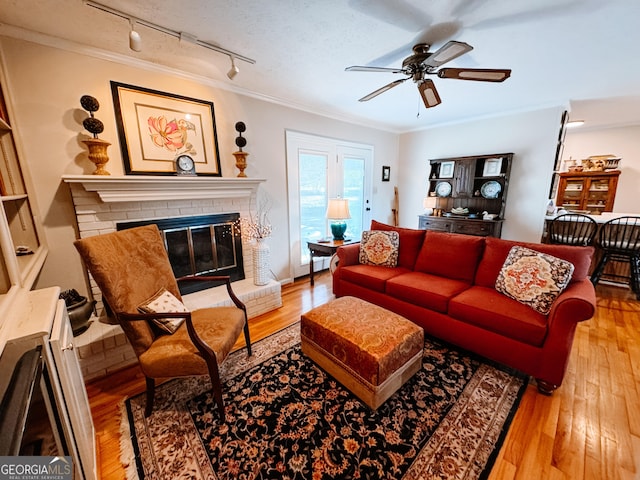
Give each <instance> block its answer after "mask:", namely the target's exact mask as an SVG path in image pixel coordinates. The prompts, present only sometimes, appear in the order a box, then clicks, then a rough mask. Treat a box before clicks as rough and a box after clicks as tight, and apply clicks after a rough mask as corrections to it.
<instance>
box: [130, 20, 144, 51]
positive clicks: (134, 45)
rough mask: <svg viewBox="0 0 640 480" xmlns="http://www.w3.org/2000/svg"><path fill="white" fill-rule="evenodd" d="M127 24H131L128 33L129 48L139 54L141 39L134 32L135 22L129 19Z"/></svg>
mask: <svg viewBox="0 0 640 480" xmlns="http://www.w3.org/2000/svg"><path fill="white" fill-rule="evenodd" d="M129 23H131V31H130V32H129V48H130V49H131V50H133V51H134V52H141V51H142V38H140V34H139V33H138V32H136V21H135V20H133V19H130V20H129Z"/></svg>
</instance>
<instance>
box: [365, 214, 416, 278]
mask: <svg viewBox="0 0 640 480" xmlns="http://www.w3.org/2000/svg"><path fill="white" fill-rule="evenodd" d="M371 230H383V231H394V232H398V234H399V235H400V244H399V247H398V266H399V267H402V268H408V269H410V270H413V266H414V265H415V263H416V258H417V257H418V253H419V252H420V247H421V246H422V242H423V241H424V235H425V230H415V229H412V228H400V227H394V226H392V225H387V224H385V223H380V222H378V221H376V220H371Z"/></svg>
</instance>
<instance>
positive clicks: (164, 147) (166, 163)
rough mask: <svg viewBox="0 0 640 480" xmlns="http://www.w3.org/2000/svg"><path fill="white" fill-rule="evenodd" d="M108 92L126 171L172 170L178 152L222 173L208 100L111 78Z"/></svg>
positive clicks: (201, 168)
mask: <svg viewBox="0 0 640 480" xmlns="http://www.w3.org/2000/svg"><path fill="white" fill-rule="evenodd" d="M111 93H112V95H113V106H114V109H115V114H116V122H117V127H118V137H119V138H120V148H121V150H122V160H123V162H124V170H125V173H126V174H127V175H131V174H132V175H175V174H176V159H177V158H178V157H180V156H183V155H188V156H190V157H191V158H192V159H193V161H194V163H195V169H196V173H197V174H198V175H212V176H218V177H219V176H221V175H222V173H221V169H220V155H219V152H218V137H217V132H216V120H215V114H214V108H213V102H210V101H206V100H198V99H196V98H190V97H185V96H182V95H174V94H171V93H165V92H160V91H157V90H151V89H149V88H143V87H135V86H132V85H126V84H124V83H118V82H114V81H112V82H111Z"/></svg>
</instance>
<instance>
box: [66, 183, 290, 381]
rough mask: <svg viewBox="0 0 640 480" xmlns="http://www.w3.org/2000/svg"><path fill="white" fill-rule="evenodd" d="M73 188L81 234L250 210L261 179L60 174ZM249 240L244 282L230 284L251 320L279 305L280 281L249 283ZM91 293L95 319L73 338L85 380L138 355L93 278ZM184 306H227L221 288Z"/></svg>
mask: <svg viewBox="0 0 640 480" xmlns="http://www.w3.org/2000/svg"><path fill="white" fill-rule="evenodd" d="M63 180H64V181H65V182H67V183H68V184H69V186H70V188H71V194H72V196H73V203H74V207H75V211H76V217H77V222H78V232H79V235H80V237H81V238H85V237H88V236H92V235H100V234H103V233H108V232H114V231H116V224H117V223H118V222H123V221H129V220H150V219H158V218H171V217H184V216H191V215H209V214H217V213H229V212H239V213H240V216H241V217H244V216H248V215H249V214H250V213H251V206H252V205H255V204H256V203H255V197H256V192H257V188H258V185H259V183H260V182H262V181H263V180H260V179H257V180H256V179H236V178H220V177H190V178H180V177H155V176H149V177H147V176H124V177H116V176H113V177H97V176H90V175H88V176H87V175H68V176H65V177H63ZM250 247H251V243H250V242H247V241H246V239H244V238H243V242H242V251H243V257H244V267H245V280H240V281H237V282H234V283H233V289H234V292H235V293H236V294H237V296H238V297H239V298H240V299H241V300H242V301H243V302H244V303H245V305H247V313H248V315H249V318H252V317H255V316H257V315H260V314H262V313H266V312H268V311H271V310H274V309H276V308H279V307H280V306H281V305H282V299H281V293H280V283H279V282H278V281H276V280H271V281H270V282H269V283H268V284H267V285H263V286H256V285H254V284H253V261H252V260H253V257H252V249H251V248H250ZM89 281H90V284H91V290H92V295H93V297H94V298H95V300H96V301H97V302H98V304H97V312H98V317H99V318H92V319H91V320H90V326H89V328H88V330H87V331H85V332H84V333H82V334H81V335H79V336H78V337H76V339H75V343H76V347H77V349H78V350H77V351H78V356H79V357H80V366H81V368H82V373H83V375H84V377H85V380H89V379H93V378H98V377H101V376H104V375H107V374H109V373H110V372H113V371H116V370H118V369H121V368H123V367H125V366H128V365H131V364H132V363H135V362H136V361H137V360H136V357H135V354H134V353H133V349H132V348H131V346H130V345H129V343H128V342H127V340H126V337H125V336H124V333H123V332H122V329H121V328H120V327H119V326H118V325H110V324H109V322H108V320H107V319H106V316H105V315H104V307H103V305H102V301H101V300H102V296H101V294H100V290H99V289H98V287H97V285H95V282H94V281H93V279H92V278H90V279H89ZM184 302H185V304H186V305H187V307H189V308H191V309H194V308H201V307H205V306H215V305H221V304H229V303H230V300H229V297H228V295H227V292H226V288H225V287H217V288H213V289H210V290H204V291H201V292H195V293H190V294H188V295H185V296H184Z"/></svg>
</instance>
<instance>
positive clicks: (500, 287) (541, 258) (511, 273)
mask: <svg viewBox="0 0 640 480" xmlns="http://www.w3.org/2000/svg"><path fill="white" fill-rule="evenodd" d="M573 268H574V267H573V264H572V263H570V262H567V261H566V260H562V259H560V258H556V257H553V256H551V255H548V254H546V253H540V252H536V251H535V250H531V249H529V248H526V247H520V246H517V245H516V246H514V247H512V248H511V250H510V251H509V255H507V258H506V260H505V261H504V265H502V269H501V270H500V273H499V274H498V278H497V280H496V290H497V291H498V292H500V293H503V294H504V295H507V296H508V297H511V298H513V299H514V300H517V301H519V302H520V303H523V304H524V305H528V306H530V307H531V308H533V309H534V310H535V311H537V312H540V313H541V314H543V315H547V314H548V313H549V311H550V310H551V305H552V304H553V302H554V301H555V299H556V298H558V295H560V294H561V293H562V291H563V290H564V289H565V288H566V287H567V285H568V284H569V281H570V280H571V274H572V273H573Z"/></svg>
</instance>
